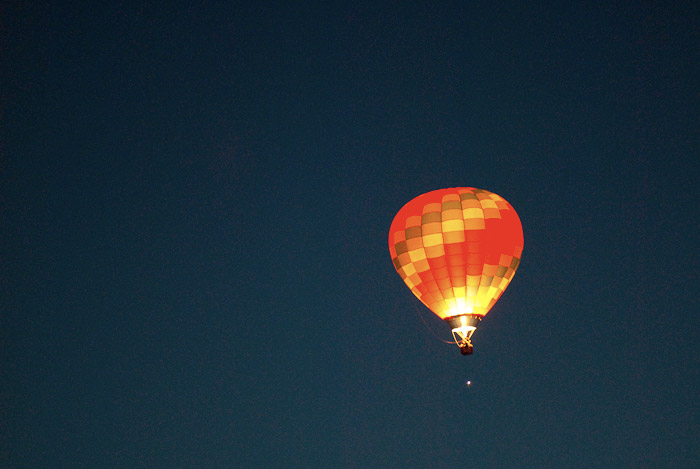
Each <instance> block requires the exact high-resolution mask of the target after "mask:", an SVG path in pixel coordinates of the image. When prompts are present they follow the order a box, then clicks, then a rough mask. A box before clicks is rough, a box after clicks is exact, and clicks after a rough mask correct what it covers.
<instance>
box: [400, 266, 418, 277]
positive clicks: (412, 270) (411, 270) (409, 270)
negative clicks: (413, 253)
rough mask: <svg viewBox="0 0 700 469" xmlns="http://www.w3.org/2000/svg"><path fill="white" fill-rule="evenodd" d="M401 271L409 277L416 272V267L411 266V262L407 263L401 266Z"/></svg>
mask: <svg viewBox="0 0 700 469" xmlns="http://www.w3.org/2000/svg"><path fill="white" fill-rule="evenodd" d="M403 271H404V273H405V274H406V277H410V276H411V275H413V274H415V273H416V268H415V267H413V264H407V265H405V266H403Z"/></svg>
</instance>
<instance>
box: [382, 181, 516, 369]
mask: <svg viewBox="0 0 700 469" xmlns="http://www.w3.org/2000/svg"><path fill="white" fill-rule="evenodd" d="M523 245H524V244H523V229H522V226H521V224H520V218H519V217H518V214H517V213H515V209H513V207H512V206H511V205H510V204H509V203H508V202H507V201H506V200H505V199H504V198H503V197H501V196H499V195H496V194H494V193H493V192H489V191H486V190H482V189H475V188H473V187H455V188H449V189H440V190H435V191H432V192H428V193H426V194H423V195H419V196H418V197H416V198H415V199H413V200H411V201H410V202H408V203H407V204H406V205H404V206H403V208H402V209H401V210H399V213H397V214H396V216H395V217H394V221H393V222H392V223H391V228H390V229H389V251H390V252H391V259H392V260H393V262H394V267H395V268H396V272H398V274H399V275H400V276H401V278H402V279H403V281H404V282H405V283H406V286H408V288H410V289H411V291H412V292H413V294H414V295H416V297H417V298H418V299H419V300H420V301H421V302H422V303H423V304H424V305H425V306H427V307H428V309H430V310H431V311H432V312H433V313H435V314H436V315H437V316H438V317H439V318H441V319H443V320H444V321H445V322H447V324H448V325H449V326H450V328H451V329H452V336H453V338H454V339H455V342H456V343H457V345H458V346H459V348H460V350H461V352H462V354H463V355H469V354H471V353H472V352H473V345H472V342H471V337H472V334H473V333H474V331H475V330H476V327H477V325H478V324H479V322H480V321H481V319H482V318H483V317H484V316H485V315H486V313H488V312H489V310H490V309H491V308H492V307H493V305H494V304H495V303H496V301H498V299H499V298H500V297H501V295H502V294H503V292H504V291H505V289H506V287H508V284H509V283H510V281H511V280H512V279H513V275H514V274H515V271H516V270H517V268H518V264H519V263H520V257H521V255H522V252H523Z"/></svg>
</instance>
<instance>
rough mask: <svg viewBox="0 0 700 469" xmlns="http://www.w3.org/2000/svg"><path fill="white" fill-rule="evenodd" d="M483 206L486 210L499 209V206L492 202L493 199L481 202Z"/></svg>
mask: <svg viewBox="0 0 700 469" xmlns="http://www.w3.org/2000/svg"><path fill="white" fill-rule="evenodd" d="M481 206H482V207H484V208H498V206H496V202H494V201H493V200H491V199H484V200H482V201H481Z"/></svg>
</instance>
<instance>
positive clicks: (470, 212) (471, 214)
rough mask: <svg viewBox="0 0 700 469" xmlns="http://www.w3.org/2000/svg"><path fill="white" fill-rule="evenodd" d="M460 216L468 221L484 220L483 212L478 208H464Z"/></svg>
mask: <svg viewBox="0 0 700 469" xmlns="http://www.w3.org/2000/svg"><path fill="white" fill-rule="evenodd" d="M462 216H463V217H464V219H465V220H468V219H470V218H482V219H483V218H484V211H483V210H482V209H481V207H479V208H465V209H464V210H462Z"/></svg>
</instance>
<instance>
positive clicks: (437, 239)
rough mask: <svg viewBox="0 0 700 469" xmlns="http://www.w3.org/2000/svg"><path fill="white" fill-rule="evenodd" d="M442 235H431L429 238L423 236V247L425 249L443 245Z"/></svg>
mask: <svg viewBox="0 0 700 469" xmlns="http://www.w3.org/2000/svg"><path fill="white" fill-rule="evenodd" d="M442 243H443V241H442V233H436V234H431V235H428V236H423V246H425V247H430V246H437V245H438V244H442Z"/></svg>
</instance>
